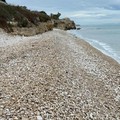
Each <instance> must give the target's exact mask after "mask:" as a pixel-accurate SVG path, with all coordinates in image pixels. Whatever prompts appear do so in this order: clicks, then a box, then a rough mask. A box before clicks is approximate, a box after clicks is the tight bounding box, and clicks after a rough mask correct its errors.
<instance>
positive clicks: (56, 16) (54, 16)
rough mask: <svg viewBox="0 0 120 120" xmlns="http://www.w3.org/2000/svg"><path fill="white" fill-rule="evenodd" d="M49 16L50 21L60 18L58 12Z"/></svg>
mask: <svg viewBox="0 0 120 120" xmlns="http://www.w3.org/2000/svg"><path fill="white" fill-rule="evenodd" d="M50 16H51V18H52V19H55V20H58V19H59V17H60V16H61V13H59V12H58V13H57V14H52V13H51V15H50Z"/></svg>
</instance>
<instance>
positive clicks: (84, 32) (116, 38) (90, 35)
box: [70, 24, 120, 63]
mask: <svg viewBox="0 0 120 120" xmlns="http://www.w3.org/2000/svg"><path fill="white" fill-rule="evenodd" d="M80 28H81V29H80V30H70V33H73V34H75V35H76V36H78V37H80V38H82V39H84V40H86V41H87V42H89V43H90V44H91V45H92V46H94V47H95V48H97V49H99V50H100V51H101V52H103V53H104V54H106V55H108V56H110V57H112V58H113V59H115V60H116V61H117V62H118V63H120V24H116V25H83V26H80Z"/></svg>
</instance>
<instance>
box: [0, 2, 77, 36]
mask: <svg viewBox="0 0 120 120" xmlns="http://www.w3.org/2000/svg"><path fill="white" fill-rule="evenodd" d="M60 15H61V14H60V13H58V14H51V16H50V15H47V13H46V12H44V11H31V10H28V9H27V8H26V7H25V6H13V5H9V4H3V2H0V28H2V29H4V30H5V31H6V32H9V33H12V34H19V35H26V36H29V35H35V34H39V33H43V32H46V31H49V30H52V29H53V28H58V29H63V30H69V29H75V23H74V22H73V21H71V20H70V19H68V18H67V19H59V17H60Z"/></svg>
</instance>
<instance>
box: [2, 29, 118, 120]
mask: <svg viewBox="0 0 120 120" xmlns="http://www.w3.org/2000/svg"><path fill="white" fill-rule="evenodd" d="M0 120H120V64H119V63H118V62H116V61H115V60H114V59H112V58H110V57H109V56H106V55H104V54H103V53H101V52H100V51H99V50H97V49H95V48H94V47H92V46H91V45H90V44H89V43H87V42H85V41H84V40H82V39H80V38H78V37H76V36H75V35H72V34H70V33H67V32H65V31H62V30H57V29H54V30H53V31H49V32H46V33H43V34H39V35H35V36H30V37H25V36H17V35H16V36H13V35H8V34H7V33H4V32H3V31H0Z"/></svg>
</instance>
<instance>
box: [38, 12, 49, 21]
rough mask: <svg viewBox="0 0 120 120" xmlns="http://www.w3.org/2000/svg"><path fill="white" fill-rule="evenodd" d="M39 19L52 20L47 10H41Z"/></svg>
mask: <svg viewBox="0 0 120 120" xmlns="http://www.w3.org/2000/svg"><path fill="white" fill-rule="evenodd" d="M39 19H40V22H47V21H49V20H50V16H48V15H47V14H46V12H44V11H41V12H39Z"/></svg>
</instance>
